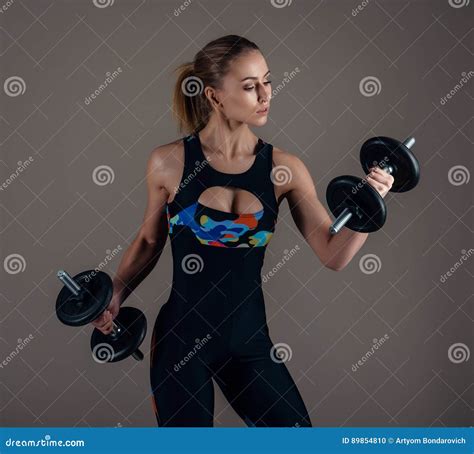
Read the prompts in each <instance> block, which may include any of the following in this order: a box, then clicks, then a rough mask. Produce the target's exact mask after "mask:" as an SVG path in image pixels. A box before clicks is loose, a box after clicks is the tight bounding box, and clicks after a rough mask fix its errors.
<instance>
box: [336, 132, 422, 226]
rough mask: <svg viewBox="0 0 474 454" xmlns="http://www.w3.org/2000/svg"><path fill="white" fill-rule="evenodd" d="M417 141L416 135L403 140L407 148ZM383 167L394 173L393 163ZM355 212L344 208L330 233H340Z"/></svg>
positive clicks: (386, 170)
mask: <svg viewBox="0 0 474 454" xmlns="http://www.w3.org/2000/svg"><path fill="white" fill-rule="evenodd" d="M414 143H415V138H414V137H409V138H408V139H406V140H405V141H404V142H403V145H405V147H407V148H411V147H412V146H413V145H414ZM381 169H383V170H385V172H387V173H389V174H392V172H393V167H392V166H391V165H387V166H382V167H381ZM352 215H353V212H352V210H351V209H350V208H344V209H343V210H342V211H341V213H340V214H339V216H338V217H337V218H336V220H335V221H334V222H333V223H332V224H331V225H330V227H329V233H330V234H331V235H335V234H336V233H338V232H339V231H340V230H341V229H342V228H343V227H344V226H345V225H346V223H347V221H349V219H350V218H351V217H352Z"/></svg>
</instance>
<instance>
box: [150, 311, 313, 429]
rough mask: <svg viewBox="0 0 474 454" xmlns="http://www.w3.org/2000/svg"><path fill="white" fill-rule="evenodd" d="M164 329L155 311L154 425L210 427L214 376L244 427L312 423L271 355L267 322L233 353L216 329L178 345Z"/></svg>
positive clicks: (152, 360)
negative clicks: (205, 335) (236, 353)
mask: <svg viewBox="0 0 474 454" xmlns="http://www.w3.org/2000/svg"><path fill="white" fill-rule="evenodd" d="M164 328H165V327H164V324H163V319H162V318H160V316H159V317H158V318H157V321H156V323H155V326H154V331H153V336H152V344H151V348H152V350H151V355H150V365H151V372H150V378H151V386H152V403H153V409H154V413H155V416H156V420H157V423H158V425H159V426H163V427H165V426H182V427H183V426H186V427H204V426H213V425H214V386H213V380H212V379H213V378H214V380H215V381H216V383H217V384H218V385H219V387H220V388H221V390H222V392H223V394H224V395H225V397H226V399H227V400H228V402H229V404H230V405H231V406H232V408H233V409H234V410H235V411H236V412H237V414H238V415H239V416H240V417H241V418H242V419H243V421H244V422H245V423H246V424H247V425H248V426H256V427H292V426H293V427H311V420H310V418H309V415H308V412H307V410H306V407H305V405H304V403H303V400H302V398H301V395H300V393H299V391H298V389H297V387H296V384H295V383H294V381H293V379H292V377H291V375H290V373H289V371H288V369H287V367H286V365H285V364H284V363H283V362H278V361H276V360H275V359H278V358H277V357H275V355H271V354H270V350H271V348H272V345H273V343H272V341H271V340H270V337H269V335H268V329H267V328H266V327H265V328H264V329H263V330H261V331H259V332H258V333H257V334H256V335H254V336H253V337H252V339H251V341H249V342H246V343H245V345H243V343H242V345H240V346H239V349H238V356H235V352H233V353H232V351H231V349H230V348H229V345H227V347H226V346H225V344H226V342H225V340H224V339H223V338H221V337H219V335H217V334H216V333H214V334H213V335H212V337H210V338H209V336H208V337H203V338H202V340H199V339H193V342H194V344H193V343H187V342H185V343H184V344H183V339H182V338H180V339H178V336H177V335H176V334H175V333H174V332H173V330H171V331H165V330H164ZM196 341H198V342H196ZM186 344H188V345H186ZM216 421H217V422H218V423H219V415H216Z"/></svg>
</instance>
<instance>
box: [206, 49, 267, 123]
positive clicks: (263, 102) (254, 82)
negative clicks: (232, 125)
mask: <svg viewBox="0 0 474 454" xmlns="http://www.w3.org/2000/svg"><path fill="white" fill-rule="evenodd" d="M210 90H211V91H212V89H210ZM271 92H272V88H271V82H270V71H269V69H268V66H267V64H266V62H265V59H264V58H263V55H262V54H261V53H260V52H259V51H252V52H246V53H244V54H243V55H242V56H240V57H238V58H236V59H235V60H234V61H233V62H232V64H231V67H230V70H229V72H228V73H227V74H226V76H225V77H224V79H223V83H222V87H221V89H219V90H215V91H214V92H213V94H214V96H215V97H216V99H217V100H218V101H219V102H220V103H221V104H222V106H218V108H219V109H220V110H221V112H222V113H223V114H224V116H225V117H226V118H227V119H228V120H233V121H236V122H242V123H247V124H249V125H254V126H262V125H264V124H265V123H266V122H267V117H268V112H269V110H270V99H271ZM264 109H266V112H263V113H259V112H258V111H262V110H264Z"/></svg>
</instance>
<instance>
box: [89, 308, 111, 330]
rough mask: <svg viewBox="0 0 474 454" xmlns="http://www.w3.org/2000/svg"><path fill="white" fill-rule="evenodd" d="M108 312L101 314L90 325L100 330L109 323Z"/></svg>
mask: <svg viewBox="0 0 474 454" xmlns="http://www.w3.org/2000/svg"><path fill="white" fill-rule="evenodd" d="M109 314H110V312H109V311H104V312H102V314H101V315H100V316H99V317H98V318H96V319H95V320H94V321H93V322H92V324H93V325H94V326H95V327H96V328H99V329H102V328H103V327H104V326H105V325H106V324H107V323H108V321H109V319H110V316H109Z"/></svg>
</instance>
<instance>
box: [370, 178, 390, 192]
mask: <svg viewBox="0 0 474 454" xmlns="http://www.w3.org/2000/svg"><path fill="white" fill-rule="evenodd" d="M367 182H368V183H369V184H370V185H371V186H372V187H374V188H375V189H377V191H379V192H380V193H383V192H384V191H385V190H386V188H385V186H383V185H382V184H380V183H379V182H378V181H377V180H375V179H374V178H372V177H371V176H368V177H367Z"/></svg>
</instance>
